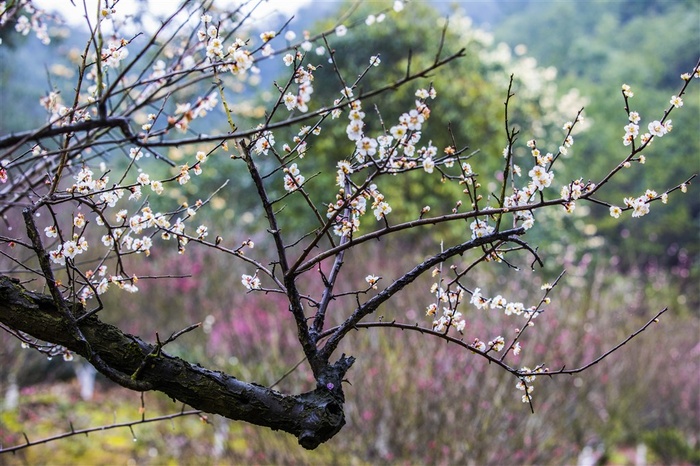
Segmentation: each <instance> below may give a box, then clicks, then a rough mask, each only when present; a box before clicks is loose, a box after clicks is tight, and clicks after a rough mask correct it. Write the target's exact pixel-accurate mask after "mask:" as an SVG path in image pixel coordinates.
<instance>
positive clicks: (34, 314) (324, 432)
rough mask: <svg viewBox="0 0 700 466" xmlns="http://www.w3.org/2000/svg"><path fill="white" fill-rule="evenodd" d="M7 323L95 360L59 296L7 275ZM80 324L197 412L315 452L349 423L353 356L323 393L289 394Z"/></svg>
mask: <svg viewBox="0 0 700 466" xmlns="http://www.w3.org/2000/svg"><path fill="white" fill-rule="evenodd" d="M0 322H2V323H3V324H5V325H7V326H8V327H11V328H13V329H16V330H18V331H21V332H24V333H27V334H29V335H31V336H33V337H35V338H38V339H41V340H44V341H47V342H51V343H55V344H57V345H61V346H64V347H66V348H67V349H69V350H70V351H72V352H74V353H76V354H80V355H82V356H87V354H86V348H85V344H84V342H83V341H81V340H80V338H78V337H77V336H76V334H75V332H73V331H72V327H73V325H75V324H74V323H72V322H68V321H67V320H66V318H65V315H64V313H63V312H61V310H59V309H58V308H57V307H56V304H55V302H54V300H53V299H52V298H51V296H48V295H43V294H39V293H34V292H31V291H29V290H27V289H26V288H24V287H23V286H22V285H20V284H19V283H18V282H17V281H15V280H13V279H11V278H10V277H7V276H4V275H0ZM78 326H79V328H80V331H81V333H82V335H83V337H84V338H85V340H86V341H87V342H88V343H89V345H90V348H91V350H92V351H94V352H95V353H96V354H98V355H99V356H100V358H101V359H102V360H103V361H104V362H105V363H106V364H107V365H108V366H109V367H110V368H111V369H112V370H115V371H119V372H121V373H125V374H134V373H135V372H136V371H137V370H138V368H139V367H140V366H141V363H142V362H143V360H144V358H146V357H148V358H149V361H148V363H147V364H146V366H145V368H144V369H142V370H141V371H140V373H139V380H140V381H143V382H145V383H147V384H149V385H151V386H152V387H153V389H154V390H157V391H160V392H163V393H165V394H166V395H168V396H170V397H172V398H174V399H177V400H179V401H182V402H183V403H186V404H188V405H190V406H192V407H193V408H196V409H200V410H202V411H205V412H209V413H214V414H220V415H222V416H225V417H227V418H229V419H233V420H240V421H246V422H249V423H251V424H255V425H259V426H265V427H269V428H271V429H273V430H282V431H285V432H288V433H290V434H292V435H294V436H296V437H297V439H298V440H299V444H300V445H302V446H303V447H304V448H308V449H314V448H316V447H318V446H319V445H320V444H321V443H323V442H325V441H327V440H329V439H330V438H332V437H333V436H334V435H335V434H336V433H337V432H339V431H340V429H341V428H342V427H343V425H344V424H345V415H344V412H343V403H344V401H345V400H344V395H343V391H342V387H341V381H342V380H343V378H344V376H345V373H346V372H347V370H348V369H349V368H350V366H351V365H352V363H353V362H354V359H353V358H346V357H345V356H342V357H341V358H340V359H339V360H338V361H337V362H336V363H334V364H332V365H328V366H326V368H325V370H324V371H323V373H322V375H321V377H319V379H318V386H317V388H316V389H315V390H313V391H311V392H307V393H302V394H299V395H285V394H282V393H280V392H277V391H275V390H272V389H270V388H267V387H263V386H261V385H257V384H254V383H248V382H243V381H241V380H238V379H236V378H235V377H232V376H230V375H227V374H225V373H223V372H218V371H212V370H208V369H205V368H203V367H201V366H199V365H196V364H191V363H189V362H187V361H185V360H183V359H180V358H176V357H172V356H169V355H167V354H166V353H165V352H162V351H161V352H160V353H158V354H157V355H156V354H155V353H153V354H151V353H152V352H153V349H154V346H153V345H151V344H148V343H146V342H144V341H143V340H141V339H140V338H138V337H136V336H133V335H129V334H125V333H123V332H122V331H121V330H119V329H118V328H117V327H115V326H113V325H109V324H106V323H104V322H101V321H100V320H99V319H97V317H94V316H92V317H89V318H87V319H84V320H82V321H80V322H79V323H78ZM149 355H150V356H149Z"/></svg>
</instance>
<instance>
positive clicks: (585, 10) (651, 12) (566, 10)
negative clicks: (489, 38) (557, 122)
mask: <svg viewBox="0 0 700 466" xmlns="http://www.w3.org/2000/svg"><path fill="white" fill-rule="evenodd" d="M495 34H496V37H497V38H499V40H504V41H506V42H508V43H509V44H511V45H512V46H515V45H516V44H524V45H525V46H526V47H527V50H528V53H529V54H531V55H532V56H533V57H535V58H537V60H538V61H539V62H540V63H541V64H544V65H553V66H556V67H557V69H558V70H559V72H560V75H561V79H562V81H561V87H562V88H566V87H567V86H576V87H577V88H579V89H580V91H581V93H582V94H583V95H585V96H587V97H589V100H590V104H589V105H587V106H586V112H585V115H586V118H587V119H588V120H590V121H591V122H592V128H591V129H590V130H589V131H586V132H584V133H582V134H581V135H580V136H578V137H577V138H576V144H575V145H574V151H573V152H574V156H573V157H571V158H570V159H568V160H567V161H566V164H565V168H564V176H569V177H572V178H574V177H576V176H577V174H578V173H581V174H583V173H585V174H586V175H587V176H590V177H591V179H593V180H595V179H596V178H599V177H601V176H603V175H605V174H606V173H607V172H609V171H610V170H611V169H612V168H613V167H614V165H615V164H616V163H618V160H619V158H620V157H619V155H621V154H623V147H622V136H623V134H624V130H623V129H622V127H623V126H624V125H625V124H627V118H626V114H625V111H624V101H623V99H622V96H621V91H620V86H621V85H622V84H623V83H627V84H629V85H630V86H632V88H633V90H634V92H635V96H634V97H633V98H632V99H631V101H630V105H631V110H633V111H637V112H639V114H640V115H641V117H642V121H641V124H640V131H641V132H645V131H646V125H647V124H648V123H649V122H650V121H652V120H658V119H661V117H662V116H663V114H662V113H661V109H666V108H668V107H669V106H670V104H669V100H670V98H671V96H672V95H675V94H677V92H678V90H679V89H680V87H681V84H682V82H681V80H680V79H679V77H680V75H681V74H682V73H686V72H689V71H690V70H691V69H692V68H693V66H694V65H695V63H696V62H697V60H698V57H699V54H698V52H699V50H698V47H697V44H699V43H700V4H698V3H697V2H694V1H674V2H668V1H663V0H648V1H647V0H645V1H618V2H609V1H591V2H585V3H582V2H576V3H575V2H546V3H544V4H543V3H537V2H531V3H530V4H529V6H528V7H527V8H525V9H524V10H523V11H521V12H519V13H518V14H517V15H515V14H514V15H511V16H510V17H509V18H507V19H506V20H505V21H503V23H501V24H500V25H498V27H497V29H496V31H495ZM552 37H555V38H556V40H551V38H552ZM671 119H672V120H673V125H674V129H673V132H672V133H671V134H670V135H669V137H667V138H665V139H662V140H657V141H654V144H652V146H651V147H650V148H649V149H648V150H646V151H645V155H646V158H647V162H646V165H644V166H640V165H633V166H632V167H631V168H630V169H629V170H628V173H626V174H625V176H624V177H622V178H621V179H618V182H617V183H615V184H614V185H609V186H607V187H606V189H605V191H603V193H604V194H605V196H606V198H607V199H610V200H612V201H613V202H615V203H617V204H618V205H621V204H622V199H623V198H624V197H628V196H629V197H636V196H639V195H641V194H642V193H643V192H644V191H645V190H646V189H654V190H656V191H658V192H659V193H661V192H663V191H664V190H665V189H668V188H671V187H673V186H676V185H678V184H680V183H681V182H683V181H685V180H686V179H687V178H688V177H689V176H690V175H692V174H695V173H700V123H699V122H700V99H699V98H698V97H697V94H696V93H694V92H692V90H691V93H690V94H688V95H687V96H686V98H685V100H684V106H683V107H682V108H680V109H677V110H676V111H674V112H673V114H672V115H671ZM589 174H590V175H589ZM589 219H590V221H589V223H590V224H594V225H596V227H597V233H598V234H600V235H601V236H603V237H605V238H606V242H607V246H608V248H609V250H610V251H612V252H614V253H618V254H620V255H621V257H622V259H623V263H624V264H627V265H629V264H631V263H633V262H635V261H636V262H637V263H640V262H652V263H661V264H668V265H672V266H675V267H680V268H683V269H685V272H684V273H686V274H687V273H688V268H689V267H690V265H689V264H690V263H697V261H698V258H700V242H699V241H698V231H699V229H700V196H697V195H696V194H692V195H691V194H688V195H686V196H682V195H680V194H678V195H672V196H671V198H670V200H669V205H667V206H656V205H654V206H652V209H651V213H650V215H648V216H647V217H644V218H641V219H635V220H634V225H633V227H632V225H630V223H629V222H624V224H623V223H622V222H619V221H615V220H614V219H612V218H610V216H609V215H608V212H607V209H605V208H599V209H596V208H594V209H591V212H590V218H589ZM631 227H632V228H631ZM626 239H628V240H626ZM697 273H698V271H697V270H695V272H694V273H693V276H694V277H695V279H697V277H698V275H697Z"/></svg>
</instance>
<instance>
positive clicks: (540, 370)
mask: <svg viewBox="0 0 700 466" xmlns="http://www.w3.org/2000/svg"><path fill="white" fill-rule="evenodd" d="M548 371H549V370H548V369H547V368H546V367H544V366H542V365H539V366H537V367H535V368H534V369H530V368H529V367H522V368H521V369H520V372H521V373H522V374H546V373H547V372H548ZM536 378H537V376H535V375H522V376H520V377H519V379H520V380H518V383H516V384H515V388H517V389H518V390H522V391H524V392H525V393H524V394H523V396H522V401H523V403H531V402H532V395H531V393H532V392H533V390H534V389H535V387H533V386H532V383H533V382H534V381H535V379H536Z"/></svg>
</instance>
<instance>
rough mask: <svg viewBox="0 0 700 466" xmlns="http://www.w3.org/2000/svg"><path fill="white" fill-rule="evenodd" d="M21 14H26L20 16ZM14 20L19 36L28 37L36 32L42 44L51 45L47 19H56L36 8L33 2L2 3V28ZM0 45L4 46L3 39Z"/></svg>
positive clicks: (0, 17) (19, 0) (0, 19)
mask: <svg viewBox="0 0 700 466" xmlns="http://www.w3.org/2000/svg"><path fill="white" fill-rule="evenodd" d="M20 12H21V13H24V14H19V13H20ZM27 15H29V16H27ZM12 19H14V20H15V31H17V32H18V33H19V34H21V35H23V36H26V35H28V34H29V33H30V32H32V31H34V34H35V35H36V37H37V39H39V40H40V41H41V43H42V44H44V45H48V44H50V43H51V37H50V36H49V32H48V24H47V19H52V20H54V19H55V18H53V17H50V15H48V14H46V12H44V11H43V10H41V9H39V8H36V7H35V6H34V5H33V4H32V3H31V2H29V1H27V0H16V1H11V2H7V1H2V2H0V28H2V27H3V26H5V24H7V22H8V21H10V20H12ZM0 44H2V39H0Z"/></svg>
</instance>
